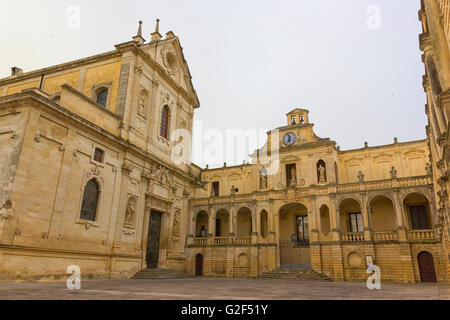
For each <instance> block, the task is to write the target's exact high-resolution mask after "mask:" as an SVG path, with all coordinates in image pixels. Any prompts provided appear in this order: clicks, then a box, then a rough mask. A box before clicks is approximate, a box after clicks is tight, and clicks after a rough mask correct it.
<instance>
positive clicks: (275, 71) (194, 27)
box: [0, 0, 426, 165]
mask: <svg viewBox="0 0 450 320" xmlns="http://www.w3.org/2000/svg"><path fill="white" fill-rule="evenodd" d="M2 4H3V5H2V8H4V9H6V10H1V11H0V28H1V30H3V31H2V32H1V33H0V41H1V43H2V52H1V59H0V77H6V76H9V74H10V68H11V67H12V66H18V67H21V68H23V69H24V71H25V72H27V71H31V70H34V69H38V68H42V67H46V66H50V65H54V64H58V63H63V62H67V61H70V60H74V59H79V58H82V57H86V56H90V55H94V54H97V53H101V52H105V51H110V50H113V49H114V45H115V44H118V43H121V42H125V41H128V40H131V37H132V36H133V35H135V34H136V30H137V26H138V21H139V20H143V32H144V38H146V39H147V40H149V39H150V33H151V32H152V31H153V30H154V25H155V22H154V21H155V19H156V18H157V17H158V18H160V19H161V22H160V33H161V34H163V35H164V34H165V33H166V32H167V31H169V30H172V31H173V32H174V33H175V34H176V35H177V36H179V38H180V41H181V44H182V46H183V49H184V55H185V58H186V60H187V62H188V64H189V67H190V71H191V75H192V78H193V84H194V86H195V88H196V91H197V94H198V96H199V99H200V104H201V108H200V109H198V110H197V111H196V114H195V119H196V120H197V121H202V126H203V130H205V129H208V128H218V129H227V128H242V129H247V128H253V129H260V128H264V129H267V130H268V129H271V128H275V127H279V126H283V125H285V124H286V119H285V114H286V113H287V112H289V111H291V110H292V109H293V108H295V107H299V108H306V109H309V110H310V121H311V122H313V123H315V132H316V134H317V135H318V136H320V137H329V138H331V139H332V140H335V141H336V142H337V143H338V144H339V145H340V146H341V149H343V150H347V149H353V148H359V147H362V146H363V145H364V141H368V142H369V146H373V145H380V144H389V143H392V141H393V137H394V136H396V137H398V139H399V141H400V142H402V141H408V140H416V139H424V138H425V125H426V116H425V112H424V105H425V102H426V100H425V93H424V92H423V88H422V75H423V74H424V67H423V64H422V62H421V52H420V50H419V42H418V35H419V34H420V33H421V27H420V22H419V21H418V15H417V12H418V10H419V8H420V1H419V0H371V1H367V0H340V1H336V0H315V1H311V0H294V1H287V0H282V1H281V0H278V1H275V0H273V1H250V0H247V1H243V0H240V1H234V0H227V1H218V0H189V1H188V0H185V1H172V0H164V1H151V0H146V1H133V0H128V1H111V0H108V1H106V0H95V1H92V0H91V1H81V0H72V1H65V0H53V1H50V0H48V1H46V0H39V1H29V0H14V1H9V0H2ZM71 5H75V6H78V7H79V8H80V10H81V11H80V18H81V19H80V22H81V24H80V28H79V29H74V30H71V29H69V28H68V27H67V19H68V17H69V14H68V13H67V9H68V7H69V6H71ZM372 5H375V6H377V7H378V8H379V9H380V10H381V11H380V13H381V15H380V17H381V24H380V28H379V29H369V28H368V26H367V20H368V19H369V17H370V16H371V15H370V14H368V13H367V9H368V8H369V7H370V6H372ZM371 21H373V20H371ZM194 143H196V141H194ZM196 157H197V158H199V157H198V155H194V158H196ZM207 162H208V160H207V159H206V160H204V161H201V159H200V160H199V161H197V164H199V165H204V164H206V163H207ZM236 162H237V163H240V162H242V160H240V161H236Z"/></svg>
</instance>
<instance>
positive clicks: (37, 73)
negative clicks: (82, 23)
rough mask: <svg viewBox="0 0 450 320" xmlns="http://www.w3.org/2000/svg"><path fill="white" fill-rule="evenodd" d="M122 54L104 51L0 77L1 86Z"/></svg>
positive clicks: (115, 51)
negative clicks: (15, 74)
mask: <svg viewBox="0 0 450 320" xmlns="http://www.w3.org/2000/svg"><path fill="white" fill-rule="evenodd" d="M121 55H122V53H121V52H120V51H117V50H114V51H109V52H105V53H102V54H97V55H94V56H90V57H87V58H83V59H78V60H74V61H70V62H66V63H62V64H58V65H55V66H51V67H46V68H42V69H38V70H34V71H30V72H26V73H24V74H22V75H20V76H12V77H7V78H3V79H0V86H3V85H6V84H10V83H14V82H18V81H23V80H27V79H31V78H34V77H38V76H41V75H43V74H48V73H54V72H59V71H62V70H66V69H70V68H75V67H79V66H83V65H87V64H90V63H94V62H97V61H101V60H106V59H111V58H117V57H121Z"/></svg>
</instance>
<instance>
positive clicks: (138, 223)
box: [0, 0, 450, 283]
mask: <svg viewBox="0 0 450 320" xmlns="http://www.w3.org/2000/svg"><path fill="white" fill-rule="evenodd" d="M418 18H419V20H420V21H421V23H422V33H421V34H420V35H419V37H418V45H419V46H420V49H421V51H422V52H423V55H422V61H423V63H424V76H423V79H422V83H423V88H424V91H425V93H426V101H425V99H424V102H425V108H424V111H425V113H426V116H427V118H428V125H427V126H426V128H411V130H424V135H425V133H426V139H424V140H419V141H407V142H403V141H398V140H397V139H396V138H394V140H393V141H392V143H391V144H388V145H381V146H369V145H368V144H367V143H366V144H365V146H364V147H363V148H360V149H354V150H341V149H340V148H339V146H337V143H336V142H335V141H333V140H332V139H331V138H323V137H319V136H317V135H316V134H315V132H314V124H313V123H311V121H310V117H309V111H308V110H306V109H303V108H294V109H293V110H290V109H289V108H287V110H285V111H286V112H288V113H287V114H285V115H280V117H281V116H283V117H286V118H285V119H286V123H285V126H282V127H279V128H274V129H273V130H271V131H269V132H268V133H267V142H266V144H265V145H264V146H262V147H261V149H258V150H255V152H254V153H252V154H251V155H250V158H251V161H250V162H248V163H243V164H242V165H237V166H226V165H224V166H223V167H221V168H208V167H206V168H200V167H198V166H196V165H195V164H191V163H190V162H189V161H176V160H177V159H178V160H179V159H184V158H185V157H186V156H187V155H190V153H191V150H190V149H191V141H189V139H191V138H190V137H191V136H192V130H193V117H194V112H195V110H196V109H197V108H199V107H200V103H199V100H198V97H197V94H196V91H195V89H194V87H193V85H192V82H191V75H190V71H189V68H188V65H187V62H186V60H185V58H184V55H183V49H182V47H181V44H180V40H179V38H178V37H177V36H176V35H175V34H174V33H173V32H172V31H169V32H167V33H166V34H165V36H162V35H161V34H160V33H159V20H158V22H157V25H156V29H155V31H154V32H153V33H151V35H150V36H151V38H150V40H149V41H146V40H145V39H144V37H143V32H142V26H141V23H140V24H139V29H138V32H137V34H136V35H135V36H134V37H133V38H132V40H131V41H128V42H124V43H120V44H117V45H115V46H114V50H112V51H109V52H105V53H102V54H98V55H95V56H91V57H87V58H83V59H79V60H75V61H70V62H67V63H63V64H60V65H55V66H50V67H46V68H43V69H40V70H35V71H30V72H23V71H22V70H21V69H20V68H18V67H13V68H12V69H11V76H9V77H7V78H3V79H0V150H1V155H2V156H1V158H0V184H1V188H0V279H6V280H8V279H51V278H57V277H58V276H60V275H66V269H67V267H68V266H70V265H78V266H80V268H81V272H82V276H83V277H89V278H130V277H132V276H134V275H136V274H137V273H139V272H142V271H143V270H149V269H158V270H159V269H160V270H178V271H179V272H183V273H186V274H191V275H197V276H216V277H260V276H264V275H267V274H270V273H271V272H274V270H289V269H295V268H297V269H302V270H309V271H310V272H313V273H315V274H317V275H320V276H323V277H326V278H329V279H330V280H334V281H351V280H365V279H367V276H368V275H367V273H366V270H367V266H369V265H371V264H375V265H377V266H378V267H380V270H381V280H382V281H397V282H421V281H422V282H446V283H449V282H450V235H449V232H450V218H449V217H450V216H449V199H448V191H449V188H450V185H449V176H450V172H449V159H450V149H449V146H450V141H449V130H448V129H449V120H450V0H421V9H420V11H419V12H418ZM418 81H419V80H418ZM311 112H313V109H311ZM317 125H319V126H320V123H318V124H317ZM177 133H179V134H177Z"/></svg>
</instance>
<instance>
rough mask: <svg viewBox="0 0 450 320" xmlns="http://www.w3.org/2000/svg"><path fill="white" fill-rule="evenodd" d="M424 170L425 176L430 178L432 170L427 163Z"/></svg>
mask: <svg viewBox="0 0 450 320" xmlns="http://www.w3.org/2000/svg"><path fill="white" fill-rule="evenodd" d="M425 170H426V171H427V175H429V176H431V175H432V174H433V168H432V167H431V164H430V163H427V165H426V166H425Z"/></svg>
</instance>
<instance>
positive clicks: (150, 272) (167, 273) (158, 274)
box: [131, 269, 193, 279]
mask: <svg viewBox="0 0 450 320" xmlns="http://www.w3.org/2000/svg"><path fill="white" fill-rule="evenodd" d="M192 277H193V276H192V275H190V274H188V273H185V272H183V271H180V270H171V269H144V270H141V271H139V272H137V273H136V274H135V275H134V276H132V277H131V279H182V278H192Z"/></svg>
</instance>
